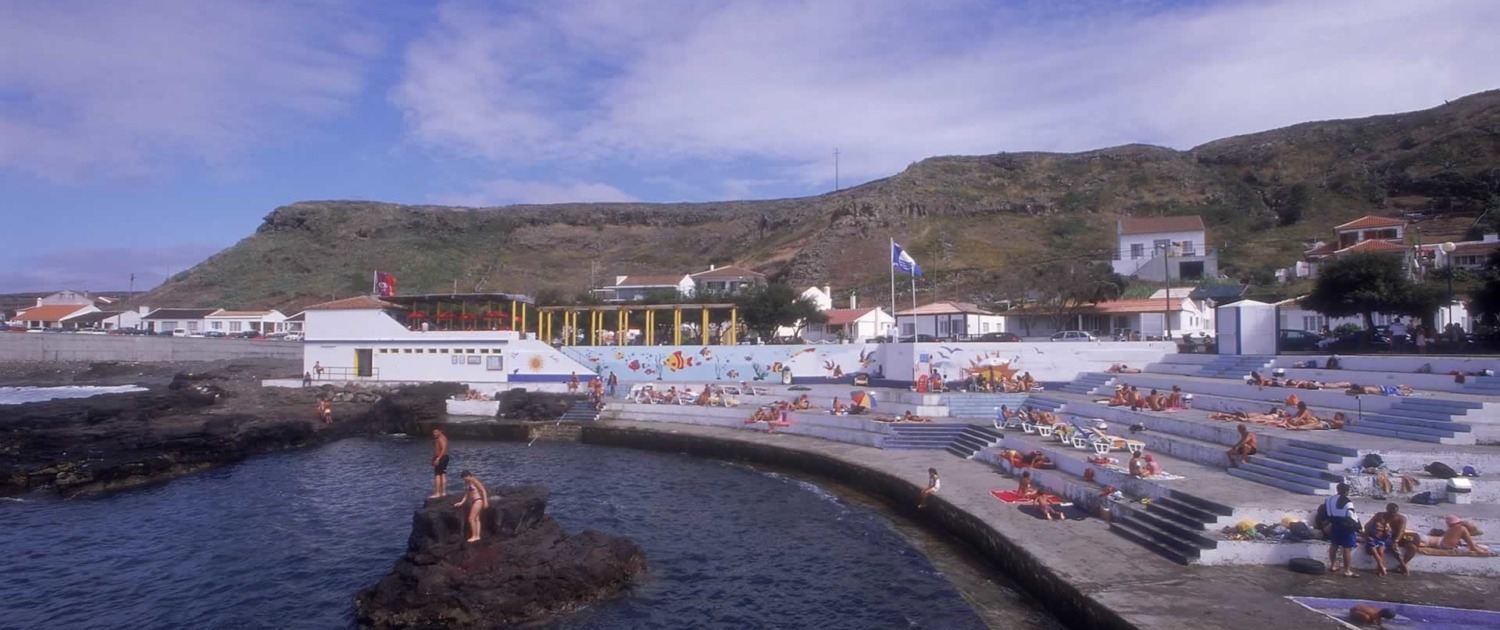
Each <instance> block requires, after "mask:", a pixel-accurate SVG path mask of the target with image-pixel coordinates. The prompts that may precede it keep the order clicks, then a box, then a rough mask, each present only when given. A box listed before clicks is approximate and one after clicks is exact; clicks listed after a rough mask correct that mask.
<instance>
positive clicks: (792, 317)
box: [734, 284, 828, 339]
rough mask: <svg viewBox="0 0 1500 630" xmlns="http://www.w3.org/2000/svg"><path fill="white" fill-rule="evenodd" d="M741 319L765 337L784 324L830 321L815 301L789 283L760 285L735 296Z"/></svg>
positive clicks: (802, 324) (767, 337)
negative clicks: (799, 293)
mask: <svg viewBox="0 0 1500 630" xmlns="http://www.w3.org/2000/svg"><path fill="white" fill-rule="evenodd" d="M734 304H735V306H736V307H738V308H739V316H740V321H742V322H744V323H745V326H746V327H747V328H749V329H750V330H751V331H752V332H754V333H755V334H757V335H759V336H760V338H761V339H770V338H771V337H772V336H773V335H775V334H776V329H777V328H779V327H781V326H805V325H807V324H812V323H821V322H826V321H828V316H827V315H824V314H823V313H822V312H821V311H819V310H818V305H817V304H815V303H814V302H813V301H812V300H810V299H807V298H805V297H802V296H801V295H798V293H797V290H796V289H793V288H792V287H791V286H789V285H785V284H758V285H755V286H752V287H749V288H746V289H745V290H744V291H741V292H740V293H739V294H738V295H736V296H734Z"/></svg>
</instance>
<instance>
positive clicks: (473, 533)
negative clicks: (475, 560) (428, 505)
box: [453, 470, 490, 542]
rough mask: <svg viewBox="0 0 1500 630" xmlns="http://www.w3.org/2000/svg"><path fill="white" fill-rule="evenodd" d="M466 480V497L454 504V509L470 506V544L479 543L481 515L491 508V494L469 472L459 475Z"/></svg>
mask: <svg viewBox="0 0 1500 630" xmlns="http://www.w3.org/2000/svg"><path fill="white" fill-rule="evenodd" d="M459 476H460V477H462V478H463V480H464V497H463V498H462V499H459V500H458V503H454V504H453V507H463V505H464V503H468V504H469V512H468V514H469V516H468V519H469V538H468V542H479V534H480V532H479V514H480V512H481V511H482V510H484V508H487V507H489V506H490V492H489V491H488V490H486V489H485V488H484V484H483V483H481V482H480V481H479V478H478V477H475V476H474V473H471V472H469V471H467V470H465V471H463V472H462V473H460V474H459Z"/></svg>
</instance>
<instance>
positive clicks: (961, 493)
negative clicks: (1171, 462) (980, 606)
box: [584, 404, 1500, 630]
mask: <svg viewBox="0 0 1500 630" xmlns="http://www.w3.org/2000/svg"><path fill="white" fill-rule="evenodd" d="M642 406H644V405H642ZM614 407H615V408H614V409H611V410H609V411H607V412H606V414H605V421H604V422H601V423H600V425H601V426H600V427H599V429H601V430H608V431H625V432H637V433H645V434H656V435H661V436H664V437H665V436H672V437H674V438H693V439H697V440H704V441H711V442H715V443H728V444H740V445H744V446H746V447H747V448H748V447H751V446H760V447H771V448H774V449H777V450H780V451H787V452H795V453H803V454H809V455H816V456H820V457H826V458H832V459H835V460H838V461H840V462H844V463H847V464H849V465H851V466H857V467H859V468H862V469H866V470H868V471H870V472H871V473H873V474H879V475H891V476H894V477H898V478H900V479H902V480H905V481H906V482H907V483H908V484H909V487H908V488H907V489H906V490H907V493H906V496H905V500H904V501H902V502H900V503H899V504H898V505H897V507H898V509H899V510H901V511H902V512H903V513H905V514H906V515H908V516H910V517H912V518H914V519H917V520H919V521H926V522H928V523H929V524H937V521H943V520H948V519H947V518H946V517H949V516H958V515H960V514H961V515H965V516H972V517H973V518H974V519H978V520H979V521H980V522H982V523H983V524H984V526H985V527H986V528H989V530H991V531H989V532H985V533H986V534H993V535H997V536H1002V537H1004V538H1005V539H1008V540H1010V541H1013V542H1014V544H1015V545H1018V546H1019V547H1020V548H1022V549H1023V550H1024V551H1023V552H1022V553H1024V554H1025V555H1027V556H1028V557H1027V558H1024V559H1018V558H1015V559H1005V560H1002V559H996V558H993V557H992V559H994V560H995V561H996V562H997V564H1001V565H1007V564H1011V563H1013V562H1022V563H1023V564H1030V563H1034V564H1035V565H1036V566H1039V567H1042V570H1044V571H1047V572H1050V573H1051V574H1053V575H1054V576H1056V577H1057V578H1058V579H1061V580H1064V581H1065V582H1066V583H1067V584H1069V585H1070V586H1072V587H1074V588H1076V589H1077V590H1078V592H1079V593H1081V594H1082V596H1084V597H1087V598H1088V599H1090V600H1092V601H1093V602H1094V603H1096V604H1097V605H1099V606H1102V607H1104V608H1106V609H1108V610H1109V611H1111V612H1113V613H1114V614H1116V615H1118V617H1119V618H1120V620H1121V621H1122V622H1123V623H1124V624H1125V627H1133V628H1141V629H1157V628H1160V629H1173V630H1176V629H1180V628H1201V629H1221V628H1222V629H1226V630H1227V629H1242V628H1251V627H1260V626H1264V625H1276V626H1280V627H1296V628H1306V629H1313V630H1316V629H1330V630H1331V629H1333V628H1341V627H1343V626H1341V625H1340V624H1338V623H1337V622H1334V621H1332V620H1330V619H1328V618H1327V617H1325V616H1323V615H1320V614H1317V613H1314V612H1311V611H1309V610H1307V609H1306V608H1303V607H1302V606H1300V605H1297V604H1295V603H1292V602H1290V601H1288V600H1286V599H1285V596H1288V595H1302V596H1319V597H1340V598H1361V599H1374V600H1384V601H1399V602H1412V603H1418V602H1419V603H1425V604H1436V605H1446V606H1454V607H1463V608H1481V609H1496V608H1497V607H1500V603H1497V602H1495V601H1494V600H1493V598H1492V593H1493V588H1494V582H1493V579H1491V578H1478V577H1464V576H1450V575H1436V574H1432V573H1431V572H1427V571H1424V560H1426V559H1424V558H1419V559H1418V560H1416V561H1415V562H1414V563H1413V565H1414V570H1415V572H1416V575H1414V576H1412V577H1409V578H1402V577H1396V576H1392V577H1388V578H1383V579H1377V578H1375V577H1374V576H1373V575H1367V576H1366V577H1364V578H1362V579H1359V580H1349V579H1343V578H1338V577H1330V576H1307V575H1301V574H1297V573H1292V572H1290V571H1287V570H1285V569H1283V568H1280V567H1216V566H1198V565H1193V566H1183V565H1180V564H1176V563H1174V562H1171V561H1169V560H1167V559H1165V558H1163V557H1161V556H1158V555H1156V554H1152V553H1149V552H1147V551H1145V550H1144V549H1143V548H1141V547H1140V546H1137V545H1135V544H1133V543H1131V542H1130V541H1128V540H1127V539H1125V538H1123V537H1121V536H1118V535H1116V534H1114V533H1111V532H1110V530H1109V526H1108V525H1107V524H1106V523H1104V522H1103V521H1101V520H1099V519H1096V518H1090V519H1087V520H1084V521H1069V522H1065V523H1058V522H1047V521H1043V520H1040V519H1037V518H1033V517H1031V516H1029V515H1026V514H1024V513H1022V512H1020V511H1019V510H1018V509H1017V508H1016V507H1015V506H1013V505H1007V504H1005V503H1002V502H1000V501H998V500H996V499H995V498H994V497H992V496H991V495H990V491H991V490H1005V489H1013V488H1014V487H1015V482H1014V480H1012V479H1009V478H1007V477H1006V476H1004V475H1002V474H1001V473H1000V471H999V470H997V469H996V468H995V467H993V466H991V465H989V464H986V463H984V462H981V461H975V460H966V459H959V458H957V457H954V456H952V455H950V454H948V453H946V452H944V451H941V450H913V449H878V448H874V447H871V446H863V445H858V444H851V443H845V442H840V441H834V440H830V439H820V438H815V437H808V436H800V435H788V434H777V435H768V434H767V433H766V432H765V431H755V430H746V429H743V428H738V427H734V426H732V425H725V426H715V425H711V424H681V423H677V422H671V421H667V422H662V421H648V422H635V421H628V420H618V419H614V420H611V419H610V418H617V417H619V416H620V415H621V414H622V413H624V414H627V415H634V414H636V413H642V412H641V411H640V410H637V409H633V407H635V405H631V404H624V405H614ZM698 409H699V410H700V411H704V410H705V409H704V408H698ZM714 411H726V410H714ZM727 411H732V412H736V413H737V414H739V413H740V412H744V411H746V409H744V408H741V409H731V410H727ZM584 441H586V442H591V441H594V440H592V439H591V438H590V433H589V430H588V429H586V430H585V433H584ZM670 448H673V449H679V448H681V447H680V445H679V443H678V442H673V443H672V446H671V447H670ZM928 467H936V468H937V469H938V471H939V472H940V474H941V475H942V478H943V489H942V491H941V492H940V493H939V494H938V495H937V496H936V497H934V499H933V500H932V501H931V502H930V503H929V505H928V507H927V509H925V510H921V511H918V510H916V509H915V503H916V499H917V493H918V491H919V489H920V488H921V487H923V486H924V485H925V482H926V470H927V468H928ZM1231 481H1236V482H1237V481H1238V480H1231ZM950 533H954V534H958V532H950ZM965 534H966V535H961V536H959V537H960V538H963V539H965V540H969V541H970V542H971V543H972V542H973V540H971V538H972V536H973V535H975V534H974V533H973V532H965ZM1023 561H1024V562H1023ZM1015 577H1016V578H1017V579H1018V581H1020V582H1022V583H1023V584H1025V583H1027V582H1028V581H1029V579H1028V576H1025V575H1017V576H1015ZM1044 603H1046V604H1048V605H1049V606H1050V607H1052V608H1053V609H1054V610H1055V611H1056V612H1058V614H1059V616H1060V617H1063V618H1065V619H1067V618H1069V611H1067V610H1058V608H1057V607H1058V606H1059V605H1060V604H1059V602H1045V601H1044ZM1062 605H1065V604H1062ZM1076 627H1084V626H1076Z"/></svg>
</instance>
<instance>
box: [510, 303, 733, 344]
mask: <svg viewBox="0 0 1500 630" xmlns="http://www.w3.org/2000/svg"><path fill="white" fill-rule="evenodd" d="M664 311H670V312H671V313H672V344H673V345H679V346H680V345H682V324H683V313H684V312H687V313H688V317H689V318H691V317H692V314H693V311H697V312H698V314H699V316H700V317H701V319H702V328H700V329H699V330H701V331H702V334H701V336H702V339H703V345H705V346H707V345H713V344H712V343H711V342H712V341H713V340H712V339H711V338H710V337H709V334H708V328H709V324H710V323H711V314H712V313H713V312H714V311H718V312H721V313H727V314H728V315H729V326H728V327H727V328H726V329H725V330H724V332H723V333H722V334H720V335H719V343H720V344H723V345H734V344H736V343H739V324H740V322H739V318H740V311H739V308H738V307H736V306H735V305H734V304H604V305H596V306H544V307H539V308H537V309H536V312H537V329H538V330H537V336H538V337H539V338H541V339H542V340H544V341H545V340H550V339H553V338H554V334H555V333H556V331H557V329H556V324H557V320H558V319H561V320H562V330H563V331H564V332H568V331H578V330H581V329H583V326H587V330H588V344H587V345H590V346H598V345H603V344H602V343H601V342H602V341H603V340H604V337H605V335H604V331H606V330H612V331H614V333H615V336H614V337H615V338H614V345H617V346H623V345H625V342H626V340H627V338H628V336H629V335H628V334H627V333H628V332H629V330H630V315H631V314H632V313H637V312H639V313H642V314H643V316H644V319H645V322H644V326H642V331H643V332H644V333H645V344H646V345H648V346H651V345H656V325H657V320H656V318H657V314H658V313H662V312H664ZM585 314H587V316H588V323H587V324H580V323H579V321H580V319H581V317H580V316H582V315H585ZM611 314H613V315H612V316H611ZM522 318H523V319H524V318H525V311H524V305H523V310H522ZM688 321H691V319H689V320H688ZM563 345H565V346H575V345H579V343H578V335H577V333H576V332H574V333H573V334H566V335H564V336H563Z"/></svg>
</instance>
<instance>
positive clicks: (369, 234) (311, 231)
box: [143, 91, 1500, 309]
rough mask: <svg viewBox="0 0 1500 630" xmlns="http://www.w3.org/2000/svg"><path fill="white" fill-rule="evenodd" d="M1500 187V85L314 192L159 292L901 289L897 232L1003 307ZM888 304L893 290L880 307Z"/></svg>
mask: <svg viewBox="0 0 1500 630" xmlns="http://www.w3.org/2000/svg"><path fill="white" fill-rule="evenodd" d="M1497 195H1500V91H1491V92H1484V93H1481V94H1476V95H1473V96H1469V97H1466V98H1463V99H1460V100H1456V101H1452V102H1450V103H1448V104H1445V105H1443V106H1440V107H1436V108H1433V109H1429V110H1425V111H1420V112H1412V113H1405V114H1395V115H1388V116H1375V117H1370V118H1363V119H1358V120H1338V121H1326V122H1311V123H1305V124H1300V125H1296V126H1293V127H1287V128H1284V129H1277V130H1273V131H1267V132H1262V133H1255V134H1249V135H1244V136H1237V137H1233V138H1225V139H1222V140H1216V141H1214V142H1210V143H1207V144H1204V145H1202V146H1199V147H1196V148H1193V149H1191V150H1188V151H1176V150H1172V149H1166V148H1161V147H1153V146H1143V145H1127V146H1121V147H1113V148H1108V149H1100V150H1097V151H1089V152H1084V153H1070V154H1057V153H1000V154H996V155H987V156H975V157H934V158H929V159H926V160H922V161H921V162H918V163H916V164H913V165H911V166H910V167H908V168H907V169H906V170H905V171H903V172H901V173H899V174H897V175H894V176H892V177H889V178H886V179H881V180H877V181H873V182H870V183H867V184H864V185H861V186H857V187H854V188H849V189H845V190H843V191H839V192H836V193H830V194H825V195H820V196H816V197H805V198H799V199H780V200H770V201H729V202H716V203H691V204H645V203H641V204H560V205H551V206H507V207H503V208H483V209H473V208H447V207H434V206H402V205H394V204H385V203H373V202H359V201H309V202H299V203H294V204H291V205H289V206H284V207H281V208H277V209H276V210H274V211H273V212H271V213H270V214H269V215H267V216H266V218H265V220H264V222H263V223H262V225H261V226H260V228H259V229H257V230H256V232H255V233H254V234H252V235H250V236H249V237H248V238H245V239H244V240H242V241H240V242H239V243H238V244H236V245H234V246H233V247H230V248H229V249H226V250H224V251H222V252H220V253H218V254H216V255H214V256H213V257H212V258H210V259H208V260H207V261H204V262H203V263H201V264H199V265H198V266H196V267H193V268H192V269H189V270H187V271H185V272H183V273H181V274H178V275H177V276H175V277H173V278H172V279H170V280H169V281H168V282H167V283H165V284H164V285H162V286H161V287H159V288H157V289H155V290H154V291H152V292H150V294H148V295H147V296H145V298H144V299H143V301H144V302H145V303H149V304H153V305H173V306H209V305H224V306H234V307H247V308H248V307H278V308H283V309H296V308H298V307H300V306H303V305H306V304H309V303H313V302H318V301H323V300H327V299H330V298H332V297H342V296H349V295H352V294H356V293H362V292H368V291H369V287H370V276H371V272H372V271H373V270H375V269H380V270H383V271H390V272H393V273H395V274H396V275H397V277H398V278H399V283H400V288H401V291H402V292H403V293H416V292H446V291H449V290H452V288H453V287H454V286H455V284H456V286H457V288H458V290H460V291H519V292H528V293H538V292H547V293H552V294H554V295H557V294H561V295H569V296H571V295H574V294H577V293H579V292H581V291H583V290H584V289H586V288H587V287H588V286H589V284H590V281H591V277H592V278H595V279H596V280H597V281H598V282H601V283H602V282H607V281H608V280H609V279H611V278H612V277H613V276H614V275H616V274H624V273H661V272H668V271H674V272H675V271H683V270H698V269H701V268H706V267H707V265H709V264H710V263H714V264H727V263H734V264H738V265H741V266H745V267H750V268H754V269H757V270H760V271H763V272H766V273H768V274H771V275H772V276H773V278H779V279H782V280H785V281H788V282H791V283H793V284H799V285H810V284H817V285H824V284H829V285H832V286H834V287H835V288H836V289H838V290H840V291H841V292H842V291H847V290H850V289H860V293H861V294H862V295H865V296H869V298H878V296H881V295H885V294H886V293H885V292H886V291H888V289H886V288H885V287H886V282H887V280H886V277H887V276H886V274H887V271H886V266H885V260H886V256H887V252H886V246H887V240H886V239H887V238H895V239H896V240H897V241H899V242H901V243H902V244H903V245H905V246H907V248H908V249H909V250H910V251H911V252H912V253H913V254H914V255H915V256H916V257H917V259H918V260H919V261H920V262H921V263H922V265H923V267H924V268H925V269H926V270H928V276H927V278H925V279H924V282H923V285H922V288H921V289H920V290H921V291H922V292H923V294H924V296H925V297H931V298H964V299H972V300H978V301H984V300H989V299H999V298H1003V297H1006V295H1007V294H1010V293H1014V292H1015V291H1016V290H1017V287H1019V286H1022V285H1023V284H1024V280H1025V276H1026V275H1027V271H1026V269H1025V268H1026V267H1027V266H1029V265H1030V264H1034V263H1038V262H1042V261H1051V260H1059V259H1087V260H1105V259H1108V258H1110V257H1111V255H1112V253H1113V248H1114V222H1115V219H1116V218H1117V217H1119V216H1155V215H1174V214H1201V215H1202V216H1203V218H1204V221H1205V222H1206V223H1207V224H1208V226H1209V239H1208V240H1209V245H1210V247H1213V248H1216V249H1217V250H1218V252H1219V255H1220V267H1221V270H1222V271H1223V272H1224V273H1226V274H1229V275H1230V276H1231V277H1235V278H1238V279H1252V278H1255V279H1260V280H1262V281H1263V280H1264V279H1265V277H1266V274H1267V273H1269V271H1270V270H1272V269H1275V268H1277V267H1284V266H1287V265H1289V264H1290V263H1292V262H1293V261H1294V260H1296V259H1297V257H1298V256H1299V254H1300V253H1301V251H1302V250H1303V249H1304V248H1305V243H1306V242H1307V241H1310V240H1312V239H1315V238H1326V237H1327V236H1328V235H1329V234H1330V228H1331V227H1332V226H1334V225H1337V224H1339V223H1342V222H1344V221H1347V220H1349V219H1352V218H1355V217H1358V216H1360V215H1364V214H1381V215H1398V214H1413V215H1415V214H1420V215H1422V217H1423V218H1422V219H1421V220H1420V222H1419V223H1418V224H1417V225H1418V227H1420V228H1421V232H1422V234H1423V238H1424V239H1427V240H1428V241H1429V242H1430V241H1432V240H1438V239H1453V238H1458V237H1459V236H1461V234H1462V232H1463V231H1464V230H1465V229H1466V228H1468V227H1469V226H1470V225H1471V224H1472V223H1473V221H1474V219H1475V218H1476V217H1478V216H1479V215H1480V214H1481V213H1482V212H1483V211H1484V208H1485V207H1486V205H1487V204H1489V203H1491V199H1492V198H1495V197H1496V196H1497ZM881 301H884V300H881Z"/></svg>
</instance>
